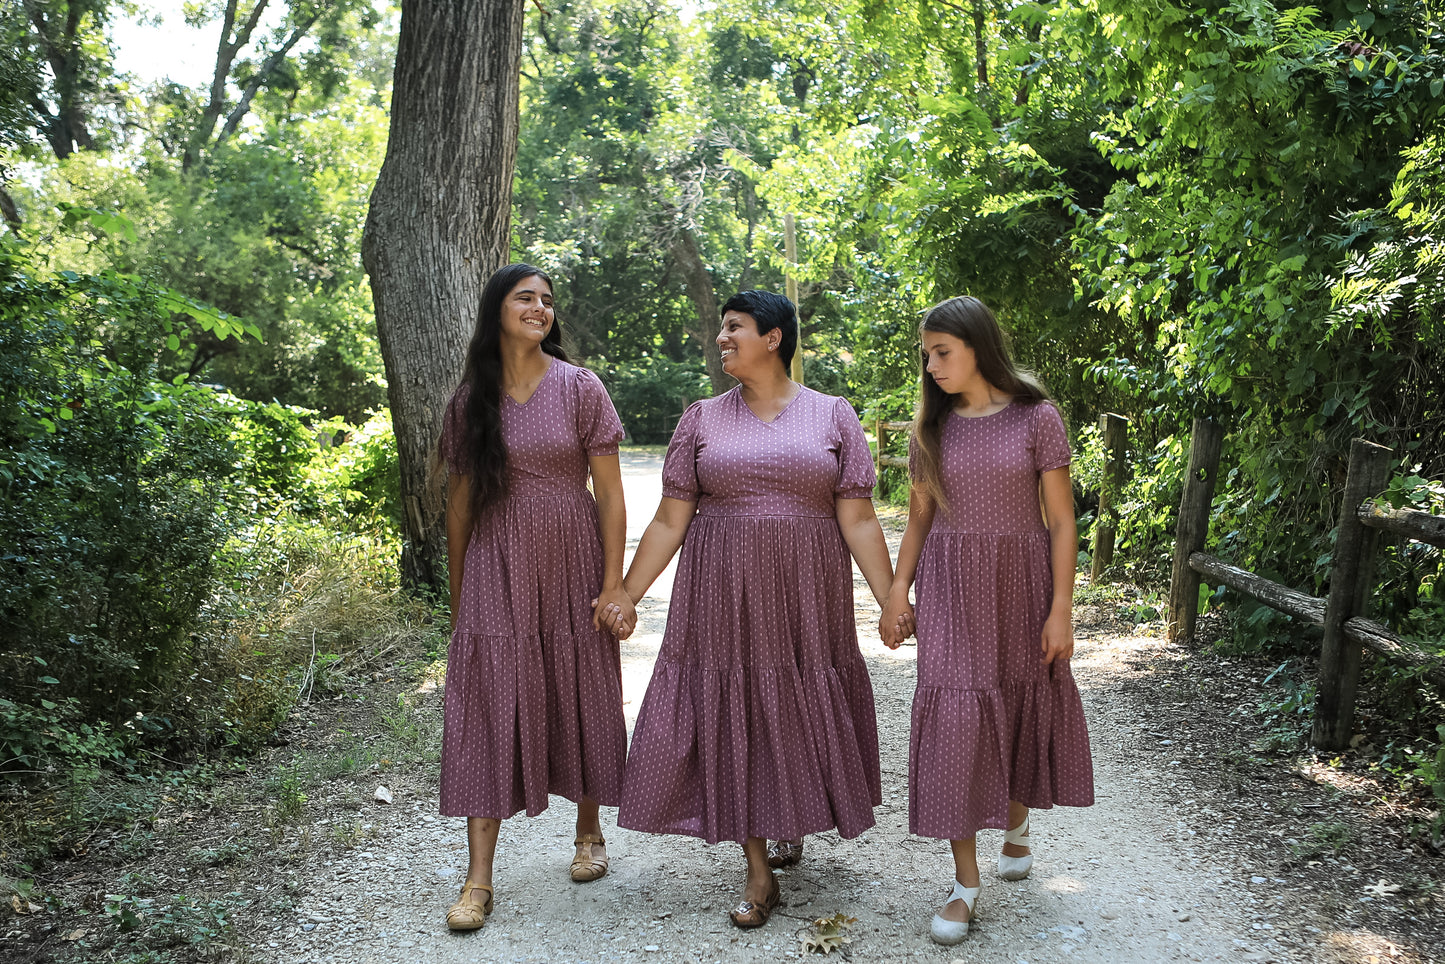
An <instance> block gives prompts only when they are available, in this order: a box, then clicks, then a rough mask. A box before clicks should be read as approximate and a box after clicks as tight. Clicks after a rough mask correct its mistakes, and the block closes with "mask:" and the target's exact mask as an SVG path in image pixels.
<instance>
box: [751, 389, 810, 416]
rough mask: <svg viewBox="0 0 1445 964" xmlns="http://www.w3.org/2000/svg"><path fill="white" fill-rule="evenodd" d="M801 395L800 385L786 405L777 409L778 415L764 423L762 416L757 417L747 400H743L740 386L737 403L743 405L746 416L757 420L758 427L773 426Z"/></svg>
mask: <svg viewBox="0 0 1445 964" xmlns="http://www.w3.org/2000/svg"><path fill="white" fill-rule="evenodd" d="M802 394H803V386H802V385H799V386H798V390H797V391H796V392H794V393H793V397H792V398H790V399H788V404H786V405H784V406H783V407H782V408H780V409H778V414H776V415H774V416H773V417H772V418H770V419H768V420H767V421H764V420H763V418H762V416H760V415H758V413H757V412H755V411H753V407H752V406H751V405H749V404H748V400H747V399H746V398H743V390H742V386H741V385H740V386H738V401H740V402H742V403H743V408H745V409H747V410H748V414H749V415H751V416H752V417H753V418H755V419H757V420H758V424H760V425H773V424H775V423H776V422H777V421H778V419H780V418H782V417H783V413H784V412H786V411H787V410H788V409H790V408H792V407H793V403H794V402H796V401H797V400H798V396H799V395H802Z"/></svg>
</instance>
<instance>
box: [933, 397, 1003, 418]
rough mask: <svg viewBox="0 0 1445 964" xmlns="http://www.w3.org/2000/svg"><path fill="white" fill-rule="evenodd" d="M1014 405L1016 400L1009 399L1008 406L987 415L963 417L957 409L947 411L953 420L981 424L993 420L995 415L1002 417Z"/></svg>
mask: <svg viewBox="0 0 1445 964" xmlns="http://www.w3.org/2000/svg"><path fill="white" fill-rule="evenodd" d="M1016 404H1018V399H1016V398H1010V399H1009V400H1008V404H1007V405H1005V406H1004V407H1003V408H1001V409H999V410H998V411H997V412H989V413H988V414H987V415H964V414H963V413H961V412H959V411H958V410H957V409H954V408H950V409H949V410H948V414H949V415H951V416H953V417H954V418H961V419H963V420H964V421H965V422H982V421H984V420H985V419H990V418H993V417H994V416H995V415H1002V414H1003V413H1004V412H1007V411H1008V410H1009V409H1011V408H1013V407H1014V405H1016Z"/></svg>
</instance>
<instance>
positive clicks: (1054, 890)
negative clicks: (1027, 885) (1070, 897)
mask: <svg viewBox="0 0 1445 964" xmlns="http://www.w3.org/2000/svg"><path fill="white" fill-rule="evenodd" d="M1039 888H1040V889H1041V890H1046V891H1048V892H1049V893H1051V894H1082V893H1085V892H1086V891H1088V889H1089V885H1088V884H1086V883H1084V882H1083V881H1082V880H1080V879H1079V878H1077V877H1065V876H1058V877H1046V878H1044V879H1043V880H1040V881H1039Z"/></svg>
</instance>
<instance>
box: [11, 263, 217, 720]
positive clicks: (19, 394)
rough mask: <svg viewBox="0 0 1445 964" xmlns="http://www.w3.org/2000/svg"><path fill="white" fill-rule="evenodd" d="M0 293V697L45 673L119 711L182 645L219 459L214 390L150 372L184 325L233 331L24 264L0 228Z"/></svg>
mask: <svg viewBox="0 0 1445 964" xmlns="http://www.w3.org/2000/svg"><path fill="white" fill-rule="evenodd" d="M0 288H3V290H4V292H5V295H6V297H5V301H4V303H3V304H0V373H3V376H4V379H3V380H4V385H3V388H0V436H3V438H4V440H5V443H6V444H5V454H4V455H3V456H0V488H3V490H4V498H3V500H0V545H3V546H4V547H5V549H4V551H3V556H0V619H3V621H4V623H5V624H6V625H7V626H9V627H11V629H12V632H9V633H7V637H8V639H9V641H10V642H9V645H8V646H7V649H6V651H5V652H4V653H3V659H4V661H5V663H6V672H5V673H4V678H5V680H6V682H5V690H4V693H3V694H0V695H4V696H5V697H6V698H9V699H12V700H13V701H14V702H15V703H16V704H29V705H32V706H33V705H35V703H34V700H35V698H36V697H37V696H40V695H42V694H41V690H42V688H43V687H44V686H45V683H44V680H45V679H54V678H59V679H61V680H63V681H64V690H63V694H64V696H65V697H67V698H70V697H73V698H75V699H76V700H78V701H79V702H80V704H81V706H82V707H83V710H84V712H85V713H86V714H87V716H89V717H100V718H108V719H110V720H111V721H113V722H119V721H120V720H121V719H122V718H127V717H135V716H136V714H137V712H138V711H139V712H141V713H142V714H143V711H144V710H145V709H146V706H145V702H146V701H145V697H144V695H143V694H144V691H145V689H146V687H147V686H148V685H153V684H155V683H156V682H158V681H161V680H164V679H166V678H167V677H168V676H169V674H170V673H172V672H174V671H175V669H176V667H177V666H178V664H179V661H180V660H181V658H182V657H183V656H184V653H185V651H186V648H187V645H188V641H189V637H190V633H191V630H192V628H193V627H194V625H195V622H196V617H197V615H198V613H199V611H200V608H201V606H202V605H203V603H204V602H205V601H206V598H207V595H208V588H209V582H210V572H211V557H212V553H213V552H214V550H215V549H216V548H217V547H218V546H219V545H220V543H221V540H222V539H223V538H224V535H225V532H224V527H223V525H222V520H221V512H220V499H221V495H222V492H223V489H224V486H225V484H226V481H227V479H228V477H229V476H230V474H231V472H232V467H233V464H234V463H233V453H232V449H231V447H230V445H229V442H228V439H227V435H228V429H227V426H226V423H225V417H224V412H223V410H222V409H221V407H220V406H219V405H218V404H217V402H216V399H215V397H214V394H213V393H212V392H211V391H210V390H209V389H206V388H204V387H201V386H197V385H192V384H188V383H184V382H183V381H177V382H176V383H172V382H169V381H160V380H158V379H157V377H156V376H157V374H158V372H159V369H160V366H161V363H162V360H163V358H164V357H165V355H166V354H167V353H168V352H171V351H174V350H175V347H176V344H177V341H178V339H179V337H180V336H181V335H182V334H183V333H187V332H189V331H191V330H192V327H193V326H194V327H197V328H199V329H201V330H204V331H208V332H211V333H213V334H214V335H216V336H219V337H235V336H237V335H240V334H242V333H243V327H242V326H241V325H239V324H237V323H236V322H234V321H233V320H232V319H229V318H227V317H225V316H222V315H218V314H216V313H215V312H211V311H207V310H205V309H203V308H201V307H199V306H197V305H195V304H194V303H193V302H190V301H189V300H187V299H185V298H184V297H183V296H181V295H179V294H177V293H176V292H173V291H170V290H169V289H166V288H163V287H160V286H157V285H154V284H152V283H149V282H146V281H143V280H142V279H140V278H137V277H135V276H133V275H126V274H121V273H118V272H114V271H103V272H100V273H97V274H88V275H82V274H77V273H75V272H68V271H65V272H60V273H58V274H53V275H50V274H45V273H42V272H39V271H37V270H36V269H35V268H34V266H33V263H32V261H31V259H30V256H29V254H28V253H27V252H26V251H24V250H23V249H21V248H20V247H19V246H18V245H17V244H16V243H14V241H13V240H11V239H8V238H0ZM44 695H45V697H46V698H49V696H50V695H51V694H48V693H47V694H44ZM126 725H127V726H129V727H132V728H133V727H135V726H136V725H137V722H136V720H135V719H127V721H126ZM141 725H145V723H144V717H143V715H142V722H141Z"/></svg>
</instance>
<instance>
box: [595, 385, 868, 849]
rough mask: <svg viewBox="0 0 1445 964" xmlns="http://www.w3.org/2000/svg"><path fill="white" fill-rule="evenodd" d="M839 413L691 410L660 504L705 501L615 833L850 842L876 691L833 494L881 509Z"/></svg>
mask: <svg viewBox="0 0 1445 964" xmlns="http://www.w3.org/2000/svg"><path fill="white" fill-rule="evenodd" d="M873 484H874V475H873V463H872V460H871V458H870V456H869V453H868V443H867V440H866V439H865V438H864V436H863V429H862V426H860V425H859V424H858V417H857V415H855V414H854V412H853V409H852V408H851V407H850V406H849V405H848V403H847V401H845V400H844V399H841V398H836V397H833V396H831V395H823V394H820V393H818V392H815V391H812V390H810V389H807V388H802V389H800V391H799V392H798V395H797V396H796V397H795V398H794V399H793V401H792V402H790V403H789V404H788V406H787V407H786V408H785V409H783V411H782V412H781V413H780V414H779V415H778V417H777V418H776V419H775V420H774V421H772V422H771V423H765V422H763V421H761V420H760V419H759V418H758V417H757V416H756V415H754V414H753V413H752V411H751V410H750V409H749V408H748V407H747V404H746V403H745V402H744V401H743V398H742V392H741V389H740V388H734V389H733V390H732V391H729V392H727V393H725V394H723V395H720V396H718V397H716V398H711V399H707V400H705V401H701V402H698V403H697V404H695V405H693V406H692V407H691V408H689V409H688V410H687V412H686V413H685V414H684V415H683V417H682V419H681V421H679V422H678V425H677V431H676V432H675V433H674V434H673V437H672V444H671V445H670V446H669V447H668V451H667V460H666V462H665V463H664V467H663V494H664V495H666V496H668V497H670V498H674V499H684V500H687V501H696V502H697V506H698V508H697V515H696V516H695V517H694V518H693V520H692V525H691V527H690V528H689V529H688V532H687V537H686V538H685V539H684V541H683V544H682V551H681V558H680V560H679V562H678V568H677V576H676V578H675V579H674V582H673V590H672V600H671V603H670V608H669V612H668V618H667V630H666V633H665V634H664V636H663V642H662V648H661V650H660V652H659V654H658V658H657V663H656V665H655V666H654V668H653V672H652V680H651V682H650V683H649V684H648V687H647V695H646V697H645V698H644V700H643V703H642V707H641V709H640V711H639V713H638V717H637V725H636V727H635V728H634V730H633V735H632V749H631V752H630V753H629V755H628V759H627V784H626V788H625V790H624V792H623V799H622V807H621V809H620V810H619V811H618V816H617V822H618V824H619V825H621V826H624V827H629V828H631V829H633V830H643V831H648V832H652V833H673V834H684V835H688V836H693V837H701V838H702V839H704V840H706V841H708V842H709V843H716V842H717V841H720V840H735V841H738V842H739V843H741V842H742V841H744V840H745V839H746V838H748V837H773V838H795V837H802V836H803V835H805V834H810V833H818V832H821V831H824V830H829V829H832V828H834V827H836V828H837V829H838V832H839V833H840V834H841V835H842V836H844V837H854V836H857V835H858V834H859V833H861V832H863V831H864V830H866V829H867V828H869V827H871V826H872V825H873V808H874V807H875V806H877V805H878V804H879V803H880V802H881V800H882V783H881V780H880V778H879V771H878V730H877V722H876V719H875V716H874V709H873V686H872V683H871V682H870V681H869V679H868V670H867V667H866V666H865V665H864V662H863V657H862V654H861V653H860V652H859V650H858V635H857V632H856V629H855V627H854V625H853V579H852V567H851V563H850V562H849V555H848V548H847V545H846V544H845V543H844V542H843V536H842V533H841V532H840V531H839V529H838V522H837V519H836V517H835V514H834V498H835V497H842V498H856V499H866V498H871V497H872V494H873Z"/></svg>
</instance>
